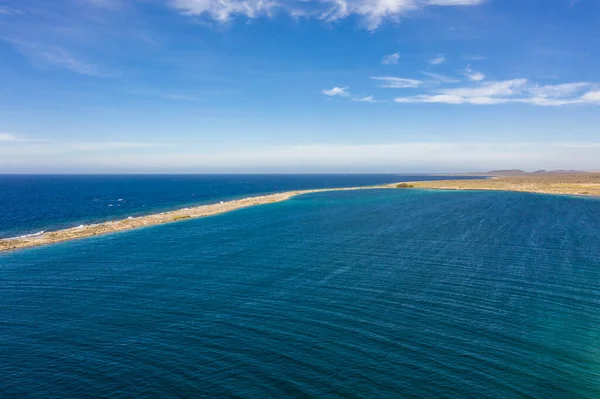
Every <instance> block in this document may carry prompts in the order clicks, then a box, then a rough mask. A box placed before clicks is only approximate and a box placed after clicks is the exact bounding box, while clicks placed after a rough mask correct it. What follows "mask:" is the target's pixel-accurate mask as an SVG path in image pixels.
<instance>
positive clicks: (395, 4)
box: [169, 0, 484, 30]
mask: <svg viewBox="0 0 600 399" xmlns="http://www.w3.org/2000/svg"><path fill="white" fill-rule="evenodd" d="M483 2H484V0H169V4H170V5H171V6H172V7H174V8H175V9H177V10H179V11H180V12H181V13H183V14H186V15H190V16H198V17H208V18H211V19H214V20H216V21H220V22H225V21H228V20H230V19H231V18H232V17H234V16H245V17H247V18H257V17H261V16H266V17H272V16H273V15H275V13H276V12H283V13H287V14H289V15H292V16H294V17H299V16H302V17H307V18H317V19H321V20H323V21H328V22H332V21H337V20H340V19H345V18H348V17H350V16H358V17H359V18H361V19H362V21H363V24H364V25H365V26H366V27H367V29H369V30H374V29H377V27H379V25H381V23H382V22H383V21H384V20H386V19H387V20H391V21H397V20H398V19H399V18H400V17H402V16H403V15H405V14H406V13H408V12H410V11H415V10H418V9H422V8H425V7H428V6H473V5H478V4H482V3H483Z"/></svg>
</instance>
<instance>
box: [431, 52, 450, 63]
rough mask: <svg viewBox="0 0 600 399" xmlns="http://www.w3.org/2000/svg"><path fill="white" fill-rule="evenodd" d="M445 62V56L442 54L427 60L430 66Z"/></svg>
mask: <svg viewBox="0 0 600 399" xmlns="http://www.w3.org/2000/svg"><path fill="white" fill-rule="evenodd" d="M444 62H446V56H445V55H444V54H438V55H436V56H435V57H433V58H432V59H430V60H429V63H430V64H431V65H440V64H443V63H444Z"/></svg>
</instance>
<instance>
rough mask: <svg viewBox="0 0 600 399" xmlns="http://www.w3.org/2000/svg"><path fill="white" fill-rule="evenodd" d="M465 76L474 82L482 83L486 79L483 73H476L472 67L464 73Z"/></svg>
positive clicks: (469, 66)
mask: <svg viewBox="0 0 600 399" xmlns="http://www.w3.org/2000/svg"><path fill="white" fill-rule="evenodd" d="M462 74H463V75H464V76H466V77H467V78H469V80H472V81H473V82H480V81H482V80H484V79H485V75H484V74H483V73H481V72H477V71H474V70H473V69H472V68H471V65H468V66H467V68H466V69H465V71H464V72H462Z"/></svg>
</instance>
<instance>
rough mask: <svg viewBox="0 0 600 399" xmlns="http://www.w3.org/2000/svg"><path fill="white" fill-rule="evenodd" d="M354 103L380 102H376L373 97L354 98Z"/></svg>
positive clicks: (377, 101)
mask: <svg viewBox="0 0 600 399" xmlns="http://www.w3.org/2000/svg"><path fill="white" fill-rule="evenodd" d="M352 101H358V102H361V103H379V102H381V101H380V100H375V97H373V96H365V97H352Z"/></svg>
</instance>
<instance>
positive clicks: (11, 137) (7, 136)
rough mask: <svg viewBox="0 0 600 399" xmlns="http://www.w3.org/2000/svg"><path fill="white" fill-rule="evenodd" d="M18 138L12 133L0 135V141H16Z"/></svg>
mask: <svg viewBox="0 0 600 399" xmlns="http://www.w3.org/2000/svg"><path fill="white" fill-rule="evenodd" d="M18 140H19V138H18V137H17V136H16V135H14V134H12V133H0V141H18Z"/></svg>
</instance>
